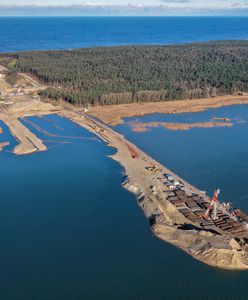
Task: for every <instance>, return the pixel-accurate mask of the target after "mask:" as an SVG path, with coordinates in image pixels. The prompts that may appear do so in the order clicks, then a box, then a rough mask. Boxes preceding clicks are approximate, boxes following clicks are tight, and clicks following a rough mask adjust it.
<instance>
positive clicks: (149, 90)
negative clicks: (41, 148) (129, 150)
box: [0, 41, 248, 105]
mask: <svg viewBox="0 0 248 300" xmlns="http://www.w3.org/2000/svg"><path fill="white" fill-rule="evenodd" d="M1 57H2V58H5V59H6V57H8V58H10V59H12V61H14V63H10V64H11V69H12V72H13V70H14V71H21V72H26V73H30V74H32V75H34V76H36V77H37V78H38V79H39V80H41V81H43V82H44V83H46V84H47V85H49V86H50V87H49V88H47V89H46V90H44V91H43V92H42V95H43V96H45V97H51V98H53V99H59V98H63V99H65V100H66V101H69V102H70V103H73V104H81V105H84V104H87V103H91V104H93V105H98V104H101V105H109V104H120V103H130V102H148V101H166V100H168V99H192V98H201V97H215V96H217V95H226V94H233V93H236V92H237V91H243V92H246V91H248V42H246V41H224V42H211V43H210V42H209V43H201V44H187V45H176V46H123V47H103V48H91V49H76V50H61V51H31V52H20V53H11V54H1V55H0V58H1Z"/></svg>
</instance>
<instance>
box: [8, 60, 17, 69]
mask: <svg viewBox="0 0 248 300" xmlns="http://www.w3.org/2000/svg"><path fill="white" fill-rule="evenodd" d="M16 63H17V59H12V60H11V61H10V62H9V63H8V69H10V70H13V69H14V68H15V66H16Z"/></svg>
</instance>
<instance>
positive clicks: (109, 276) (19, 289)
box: [0, 116, 248, 300]
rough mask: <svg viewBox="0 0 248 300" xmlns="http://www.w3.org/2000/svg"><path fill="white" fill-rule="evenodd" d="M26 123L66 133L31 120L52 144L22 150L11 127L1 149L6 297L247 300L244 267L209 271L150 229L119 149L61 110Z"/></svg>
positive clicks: (1, 290)
mask: <svg viewBox="0 0 248 300" xmlns="http://www.w3.org/2000/svg"><path fill="white" fill-rule="evenodd" d="M153 117H154V118H156V117H155V116H149V117H148V118H153ZM160 117H161V116H160ZM173 117H174V116H173ZM185 117H187V116H185ZM29 120H31V121H32V122H34V123H35V124H37V125H39V126H40V127H42V128H43V129H45V130H47V131H48V132H49V133H53V134H56V135H59V136H60V137H49V136H46V135H44V134H41V133H40V132H39V131H37V130H36V129H34V128H33V127H32V126H31V125H30V124H28V125H27V126H28V128H29V129H30V130H32V131H33V132H34V133H36V134H37V135H38V136H39V137H40V138H42V139H43V140H44V141H45V143H46V145H47V146H48V150H47V151H45V152H40V153H36V154H33V155H26V156H18V157H17V156H15V155H13V154H12V153H11V152H9V151H8V150H10V149H11V147H13V146H14V145H15V144H16V143H15V142H14V140H13V138H12V137H11V136H10V133H9V131H8V128H6V127H4V133H3V135H0V136H1V140H7V139H8V140H10V141H11V146H10V148H9V149H7V150H6V151H4V152H2V153H1V154H0V163H1V172H0V187H1V201H0V240H1V247H0V265H1V269H0V299H4V300H19V299H21V300H22V299H23V300H24V299H25V300H50V299H51V300H55V299H56V300H57V299H58V300H68V299H78V300H81V299H86V300H91V299H92V300H98V299H106V300H112V299H113V300H115V299H123V300H127V299H135V300H136V299H137V300H150V299H159V300H162V299H175V300H181V299H185V300H188V299H195V300H197V299H204V300H207V299H213V298H216V299H223V300H224V299H225V300H227V299H230V300H231V299H232V300H233V299H247V292H248V288H247V281H248V273H247V272H227V271H223V270H218V269H215V268H210V267H208V266H206V265H204V264H202V263H200V262H198V261H196V260H194V259H192V258H191V257H190V256H188V255H187V254H185V253H183V252H182V251H181V250H179V249H177V248H176V247H174V246H172V245H169V244H167V243H165V242H162V241H160V240H159V239H157V238H156V237H154V236H153V235H152V233H151V231H150V228H149V226H148V222H147V220H146V218H145V217H144V215H143V213H142V211H141V209H140V208H139V207H138V205H137V201H136V199H135V197H134V196H133V195H131V194H130V193H129V192H127V191H126V190H124V189H123V188H122V187H121V179H122V176H123V170H122V168H121V167H120V165H119V164H117V163H116V162H114V161H113V160H111V159H110V158H108V157H107V155H109V154H112V153H114V152H115V150H114V149H112V148H109V147H107V146H106V145H105V144H104V143H103V142H101V141H100V140H99V139H98V138H96V137H94V136H93V135H92V134H91V133H89V132H87V131H86V130H84V129H83V128H81V127H79V126H77V125H75V124H73V123H72V122H70V121H69V120H66V119H63V118H60V117H58V116H47V117H45V118H38V117H32V118H29ZM24 123H25V124H26V122H25V121H24ZM2 125H3V124H2V123H1V124H0V126H2ZM124 126H125V125H124ZM128 128H129V125H127V128H126V129H125V128H124V127H122V130H121V131H123V132H125V134H127V135H129V131H128ZM119 129H120V128H119ZM236 129H237V128H236ZM62 136H63V137H62ZM138 136H139V135H137V136H136V137H135V140H136V141H137V143H140V142H139V140H138V139H137V137H138ZM147 137H148V136H147ZM150 137H152V135H151V136H149V138H150ZM162 139H163V135H162V134H160V142H159V143H160V146H161V148H162V147H163V149H164V150H166V147H164V143H163V142H161V140H162ZM143 140H146V142H143V146H144V148H147V150H149V147H147V145H148V143H149V141H148V139H144V137H143ZM153 141H154V139H153ZM170 143H171V142H170V141H168V142H167V144H170ZM145 145H146V146H145ZM192 149H194V148H192ZM219 150H220V149H219ZM174 151H176V153H177V154H179V153H180V150H179V149H174ZM167 153H169V151H168V150H167ZM196 153H198V150H197V149H195V153H193V154H196ZM154 154H155V155H154V156H155V157H156V158H157V159H159V157H160V156H159V151H158V152H156V151H155V152H154ZM192 157H193V156H192ZM179 159H180V155H179ZM191 161H193V158H191ZM182 164H183V162H182ZM199 176H201V178H202V179H203V178H205V177H204V175H199ZM204 186H205V185H204V184H203V187H204ZM203 290H204V292H203Z"/></svg>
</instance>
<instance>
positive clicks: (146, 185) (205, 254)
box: [60, 112, 248, 270]
mask: <svg viewBox="0 0 248 300" xmlns="http://www.w3.org/2000/svg"><path fill="white" fill-rule="evenodd" d="M60 115H61V116H62V117H65V118H68V119H70V120H71V121H73V122H75V123H76V124H78V125H80V126H82V127H84V128H86V129H87V130H89V131H90V132H92V133H94V134H96V135H97V136H98V137H100V138H101V139H102V140H103V141H104V142H106V144H107V145H108V146H110V147H114V148H115V149H116V153H115V154H114V155H110V156H109V157H110V158H111V159H114V160H115V161H117V162H118V163H119V164H120V165H121V166H122V168H123V169H124V172H125V174H126V176H127V178H128V180H126V182H125V183H124V184H123V187H124V188H126V189H127V190H128V191H129V192H131V193H133V194H134V195H135V196H136V198H137V199H138V204H139V206H140V207H141V208H142V210H143V212H144V214H145V216H146V217H147V219H148V220H149V221H150V223H151V219H152V218H153V216H156V220H155V222H154V223H153V225H152V226H151V229H152V232H153V233H154V235H155V236H156V237H157V238H159V239H161V240H163V241H166V242H168V243H170V244H172V245H174V246H176V247H178V248H180V249H181V250H183V251H184V252H186V253H187V254H189V255H190V256H191V257H193V258H195V259H197V260H199V261H201V262H202V263H205V264H207V265H209V266H212V267H218V268H222V269H226V270H247V269H248V258H246V252H245V251H244V250H243V249H241V247H240V246H239V244H238V243H237V242H236V241H235V240H234V238H231V237H228V236H226V235H223V232H222V233H220V232H219V233H218V234H217V235H215V234H212V233H210V232H209V231H205V230H204V229H202V228H198V230H196V229H193V230H181V229H180V228H179V227H180V226H178V225H175V224H181V225H182V224H191V225H193V223H192V222H189V220H187V219H185V217H184V216H182V215H181V214H180V213H179V212H178V211H177V209H175V207H173V205H172V204H171V203H170V202H169V201H167V200H166V199H164V197H163V195H164V193H163V191H162V186H161V183H160V182H159V180H157V182H156V185H158V187H157V194H153V192H152V191H151V189H150V186H151V184H154V180H155V181H156V176H153V174H151V173H149V172H148V171H147V170H146V166H147V165H150V164H153V165H155V164H156V165H157V166H159V168H161V174H162V173H163V172H167V173H168V172H169V173H170V174H172V175H173V176H174V178H175V179H176V180H180V181H181V182H183V183H184V185H185V186H186V189H187V190H188V191H191V192H192V193H198V194H201V195H202V197H203V198H204V199H205V200H206V201H208V202H209V203H210V199H209V198H208V197H207V196H205V195H203V194H202V192H201V191H199V190H198V189H197V188H195V187H193V186H192V185H191V184H189V183H188V182H186V181H184V180H183V179H182V178H180V177H179V176H177V175H176V174H174V173H173V172H172V171H170V170H169V169H167V168H166V167H165V166H163V165H161V164H160V163H159V162H157V161H156V160H154V159H153V158H151V157H150V156H148V155H147V154H146V153H144V152H143V151H142V150H140V149H139V148H138V147H137V146H136V145H135V144H132V143H131V142H129V141H127V140H126V139H125V138H124V137H123V136H122V135H120V134H119V133H117V132H115V131H113V130H112V129H110V128H108V127H107V126H105V125H104V124H101V123H99V122H98V121H96V120H93V119H92V118H91V117H87V116H79V115H78V113H76V112H61V113H60ZM130 149H132V150H131V152H130ZM133 153H138V156H137V157H134V156H133ZM167 192H168V193H170V192H169V191H167ZM142 194H144V197H143V196H142V197H143V200H142V201H141V198H140V197H141V195H142ZM162 198H163V199H162ZM195 228H196V227H195Z"/></svg>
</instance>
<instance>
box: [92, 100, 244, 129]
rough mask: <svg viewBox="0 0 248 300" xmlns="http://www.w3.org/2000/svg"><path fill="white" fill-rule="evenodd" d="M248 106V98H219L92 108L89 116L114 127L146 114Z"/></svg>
mask: <svg viewBox="0 0 248 300" xmlns="http://www.w3.org/2000/svg"><path fill="white" fill-rule="evenodd" d="M242 104H248V96H247V95H246V96H232V95H229V96H220V97H215V98H201V99H192V100H176V101H166V102H150V103H143V104H139V103H131V104H120V105H109V106H96V107H93V108H92V110H91V111H90V112H89V114H90V115H91V116H92V117H95V118H97V119H98V120H101V121H102V122H103V123H105V124H108V125H111V126H115V125H118V124H122V123H123V118H128V117H135V116H137V117H138V116H144V115H148V114H155V113H161V114H179V113H193V112H200V111H204V110H207V109H210V108H220V107H223V106H232V105H242Z"/></svg>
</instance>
